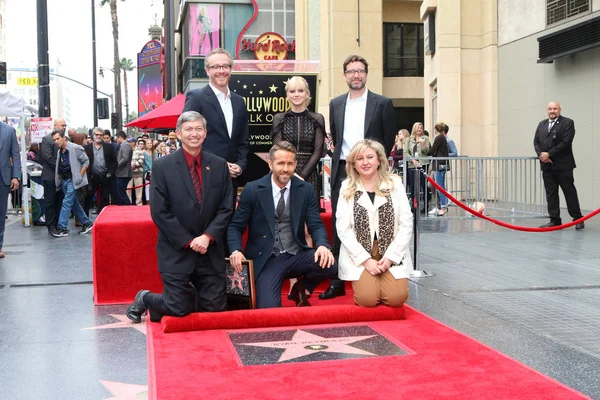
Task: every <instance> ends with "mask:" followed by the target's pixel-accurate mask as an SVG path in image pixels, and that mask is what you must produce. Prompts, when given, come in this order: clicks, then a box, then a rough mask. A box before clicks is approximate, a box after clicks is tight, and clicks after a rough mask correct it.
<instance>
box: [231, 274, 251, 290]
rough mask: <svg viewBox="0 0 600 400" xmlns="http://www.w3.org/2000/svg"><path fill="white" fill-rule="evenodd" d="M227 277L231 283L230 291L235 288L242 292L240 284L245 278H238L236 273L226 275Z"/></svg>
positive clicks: (238, 275)
mask: <svg viewBox="0 0 600 400" xmlns="http://www.w3.org/2000/svg"><path fill="white" fill-rule="evenodd" d="M227 277H228V278H229V280H230V281H231V289H233V288H235V287H237V288H239V289H240V290H242V291H243V290H244V288H243V286H242V282H243V281H244V279H246V278H244V277H243V276H240V274H238V273H237V272H235V273H234V274H233V275H227Z"/></svg>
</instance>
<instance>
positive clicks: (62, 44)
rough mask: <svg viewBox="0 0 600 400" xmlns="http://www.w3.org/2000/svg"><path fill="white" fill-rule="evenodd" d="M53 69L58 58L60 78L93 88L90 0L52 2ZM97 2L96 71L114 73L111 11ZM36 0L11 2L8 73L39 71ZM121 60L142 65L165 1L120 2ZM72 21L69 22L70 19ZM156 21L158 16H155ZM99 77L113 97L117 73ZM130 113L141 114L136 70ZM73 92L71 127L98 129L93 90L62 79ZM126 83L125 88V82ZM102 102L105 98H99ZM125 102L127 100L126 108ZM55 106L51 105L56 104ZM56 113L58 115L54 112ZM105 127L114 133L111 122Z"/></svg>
mask: <svg viewBox="0 0 600 400" xmlns="http://www.w3.org/2000/svg"><path fill="white" fill-rule="evenodd" d="M47 1H48V31H49V37H48V42H49V49H50V65H51V66H54V65H53V64H54V63H55V62H54V61H53V60H55V59H56V57H58V58H59V59H60V62H61V64H62V69H61V70H60V71H59V73H60V74H61V75H65V76H68V77H70V78H73V79H75V80H77V81H80V82H83V83H85V84H87V85H89V86H92V79H93V72H92V29H91V25H92V11H91V1H90V0H47ZM95 2H96V60H97V66H98V67H100V66H102V67H106V68H112V65H113V38H112V24H111V19H110V9H109V6H108V5H106V6H104V7H100V5H99V4H100V0H95ZM36 4H37V2H36V0H6V10H5V11H6V12H5V18H4V21H5V26H6V34H5V35H6V47H7V51H6V61H7V67H8V68H17V67H29V68H32V67H33V68H37V21H36ZM117 11H118V16H119V56H120V57H121V58H123V57H127V58H130V59H132V60H133V64H134V65H136V64H137V53H138V52H139V51H140V50H141V49H142V47H143V46H144V44H145V43H146V42H147V41H148V40H150V36H149V35H148V28H149V27H150V26H151V25H153V24H154V22H155V20H156V22H158V25H161V20H162V15H163V9H162V1H161V0H126V1H118V3H117ZM67 16H69V17H67ZM155 16H156V17H155ZM104 76H105V77H104V78H101V77H100V76H99V77H98V89H99V90H101V91H103V92H105V93H109V94H112V93H113V87H114V83H113V74H112V72H106V73H105V74H104ZM128 81H129V82H128V83H129V112H131V111H137V71H135V70H134V71H132V72H130V73H128ZM63 82H64V86H66V87H67V88H68V90H69V93H70V100H71V121H72V122H71V126H72V127H74V128H77V127H79V126H83V125H86V126H88V127H91V126H92V125H93V106H92V103H93V101H92V90H91V89H87V88H84V87H82V86H80V85H77V84H75V83H71V82H68V81H65V80H63ZM122 84H123V83H122ZM99 97H102V96H101V95H100V94H99ZM124 105H125V99H124V98H123V106H124ZM51 106H52V105H51ZM53 114H54V113H53ZM99 124H100V126H102V127H104V128H110V121H109V120H100V121H99Z"/></svg>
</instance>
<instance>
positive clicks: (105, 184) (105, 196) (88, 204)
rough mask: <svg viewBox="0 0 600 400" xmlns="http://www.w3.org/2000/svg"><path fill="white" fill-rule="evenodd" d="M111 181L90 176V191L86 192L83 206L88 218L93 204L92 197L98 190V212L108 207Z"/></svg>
mask: <svg viewBox="0 0 600 400" xmlns="http://www.w3.org/2000/svg"><path fill="white" fill-rule="evenodd" d="M110 181H111V179H110V178H107V177H97V176H92V177H91V179H90V185H91V189H90V190H88V191H87V193H86V196H85V202H84V204H83V211H85V213H86V214H87V215H88V216H89V215H90V208H92V204H93V202H94V195H95V194H96V192H97V191H98V188H100V199H99V203H98V212H100V211H102V209H103V208H104V207H106V206H107V205H108V201H109V196H110V193H111V191H112V186H111V182H110Z"/></svg>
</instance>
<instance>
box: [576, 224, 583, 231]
mask: <svg viewBox="0 0 600 400" xmlns="http://www.w3.org/2000/svg"><path fill="white" fill-rule="evenodd" d="M583 228H585V223H583V222H580V223H578V224H577V225H575V229H576V230H578V231H580V230H582V229H583Z"/></svg>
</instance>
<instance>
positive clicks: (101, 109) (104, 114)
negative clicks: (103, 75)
mask: <svg viewBox="0 0 600 400" xmlns="http://www.w3.org/2000/svg"><path fill="white" fill-rule="evenodd" d="M96 115H97V116H98V119H108V99H107V98H106V97H104V98H101V99H96Z"/></svg>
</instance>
